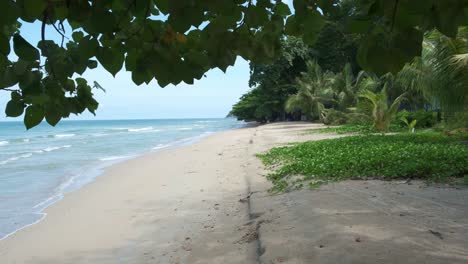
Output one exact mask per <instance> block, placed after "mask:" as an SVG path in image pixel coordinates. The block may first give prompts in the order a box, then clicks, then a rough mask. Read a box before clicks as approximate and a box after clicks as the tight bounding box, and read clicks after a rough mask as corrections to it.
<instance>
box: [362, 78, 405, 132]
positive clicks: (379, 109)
mask: <svg viewBox="0 0 468 264" xmlns="http://www.w3.org/2000/svg"><path fill="white" fill-rule="evenodd" d="M387 87H388V83H385V85H384V88H383V89H382V90H381V91H380V92H378V93H374V92H372V91H370V90H365V91H363V92H362V93H361V94H360V95H359V97H362V98H365V99H367V100H369V101H370V103H371V104H372V106H373V109H372V118H373V119H374V129H375V130H377V131H381V132H385V131H387V130H388V128H389V126H390V122H391V121H392V120H393V119H394V118H395V115H396V113H397V111H398V108H399V107H400V104H401V102H402V101H403V100H404V99H405V94H401V95H400V96H398V97H397V98H396V99H395V100H394V101H393V103H392V104H391V105H390V106H389V105H388V96H387Z"/></svg>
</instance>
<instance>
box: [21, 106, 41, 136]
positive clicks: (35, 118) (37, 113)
mask: <svg viewBox="0 0 468 264" xmlns="http://www.w3.org/2000/svg"><path fill="white" fill-rule="evenodd" d="M42 119H44V109H43V108H42V107H40V106H37V105H30V106H28V108H26V114H25V115H24V125H25V126H26V129H28V130H29V129H31V128H33V127H35V126H37V125H39V124H40V123H41V122H42Z"/></svg>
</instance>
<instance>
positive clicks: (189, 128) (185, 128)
mask: <svg viewBox="0 0 468 264" xmlns="http://www.w3.org/2000/svg"><path fill="white" fill-rule="evenodd" d="M192 129H193V127H179V128H177V129H176V130H192Z"/></svg>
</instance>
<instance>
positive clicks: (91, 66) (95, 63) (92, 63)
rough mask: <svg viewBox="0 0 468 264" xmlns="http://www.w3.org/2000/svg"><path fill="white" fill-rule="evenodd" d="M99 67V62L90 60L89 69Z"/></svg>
mask: <svg viewBox="0 0 468 264" xmlns="http://www.w3.org/2000/svg"><path fill="white" fill-rule="evenodd" d="M96 67H97V61H95V60H88V68H90V69H94V68H96Z"/></svg>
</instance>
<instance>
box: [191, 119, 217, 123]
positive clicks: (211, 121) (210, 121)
mask: <svg viewBox="0 0 468 264" xmlns="http://www.w3.org/2000/svg"><path fill="white" fill-rule="evenodd" d="M215 122H218V121H214V120H203V121H196V122H195V123H215Z"/></svg>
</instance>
